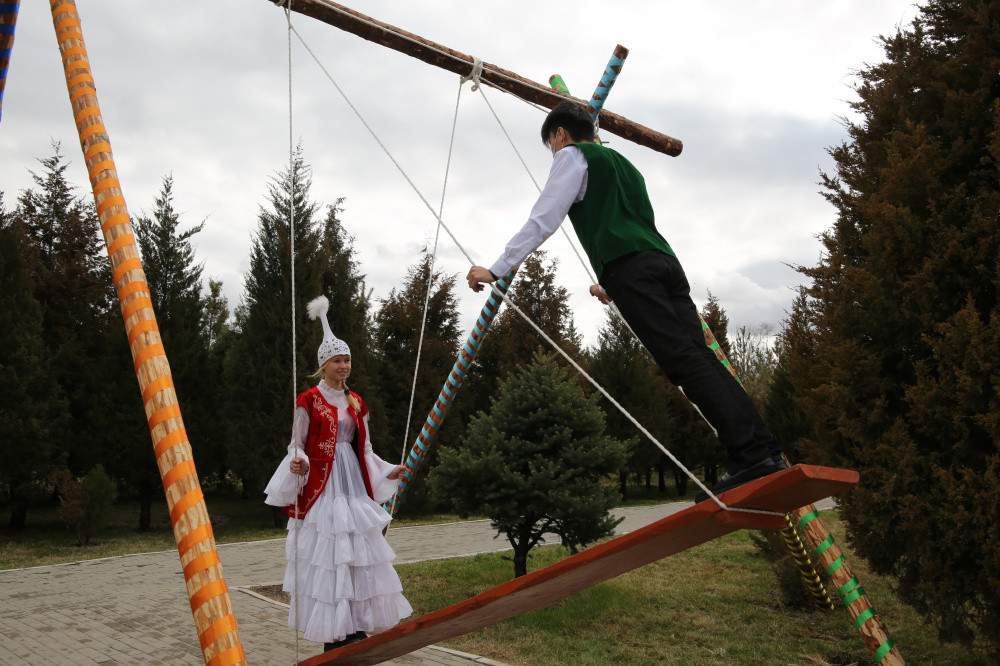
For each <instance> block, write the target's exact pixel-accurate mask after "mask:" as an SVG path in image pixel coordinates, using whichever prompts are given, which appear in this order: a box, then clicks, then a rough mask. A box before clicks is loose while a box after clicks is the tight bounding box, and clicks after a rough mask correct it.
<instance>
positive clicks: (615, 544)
mask: <svg viewBox="0 0 1000 666" xmlns="http://www.w3.org/2000/svg"><path fill="white" fill-rule="evenodd" d="M857 482H858V473H857V472H852V471H850V470H845V469H832V468H829V467H815V466H812V465H796V466H795V467H792V468H789V469H786V470H782V471H780V472H776V473H774V474H771V475H770V476H766V477H764V478H763V479H757V480H756V481H751V482H750V483H747V484H745V485H742V486H740V487H738V488H734V489H732V490H730V491H728V492H725V493H722V494H721V495H719V499H721V500H722V501H723V502H725V503H726V505H727V506H730V507H734V508H745V509H758V510H764V511H774V512H781V513H785V512H788V511H790V510H792V509H793V508H795V507H797V506H801V505H803V504H806V503H809V502H815V501H817V500H819V499H821V498H823V497H829V496H830V495H833V494H835V493H838V492H841V491H843V490H846V489H847V488H850V487H851V486H853V485H855V484H857ZM781 513H779V514H777V515H772V514H761V513H742V512H732V511H727V510H724V509H722V508H720V507H719V505H718V504H716V503H715V502H714V501H712V500H710V499H708V500H705V501H704V502H701V503H700V504H695V505H694V506H691V507H688V508H687V509H685V510H683V511H681V512H679V513H675V514H673V515H670V516H667V517H666V518H663V519H661V520H658V521H656V522H655V523H652V524H651V525H647V526H646V527H642V528H640V529H638V530H635V531H634V532H629V533H628V534H624V535H622V536H619V537H617V538H615V539H611V540H610V541H605V542H604V543H601V544H598V545H596V546H593V547H591V548H588V549H586V550H584V551H582V552H579V553H577V554H576V555H572V556H570V557H567V558H566V559H564V560H561V561H559V562H556V563H555V564H551V565H549V566H547V567H545V568H544V569H539V570H538V571H533V572H531V573H529V574H526V575H524V576H521V577H520V578H515V579H514V580H512V581H508V582H506V583H503V584H502V585H498V586H496V587H493V588H490V589H489V590H486V591H485V592H482V593H480V594H477V595H476V596H474V597H472V598H471V599H467V600H465V601H461V602H459V603H457V604H455V605H453V606H448V607H447V608H442V609H440V610H436V611H433V612H431V613H428V614H427V615H422V616H420V617H418V618H415V619H413V620H410V621H409V622H405V623H403V624H399V625H396V626H395V627H393V628H392V629H388V630H386V631H383V632H382V633H380V634H375V635H374V636H371V637H369V638H366V639H365V640H363V641H360V642H358V643H353V644H351V645H348V646H345V647H342V648H338V649H337V650H331V651H330V652H324V653H322V654H319V655H316V656H315V657H311V658H309V659H306V660H304V661H302V662H299V663H300V666H320V665H321V664H336V665H337V666H365V665H367V664H380V663H382V662H384V661H388V660H389V659H393V658H395V657H399V656H402V655H404V654H407V653H409V652H413V651H414V650H417V649H420V648H422V647H425V646H427V645H431V644H433V643H437V642H438V641H442V640H445V639H448V638H451V637H453V636H461V635H462V634H466V633H469V632H470V631H475V630H476V629H481V628H483V627H486V626H489V625H492V624H496V623H497V622H502V621H503V620H506V619H507V618H510V617H513V616H515V615H518V614H520V613H523V612H525V611H529V610H532V609H534V608H538V607H540V606H544V605H545V604H548V603H552V602H554V601H558V600H559V599H564V598H566V597H568V596H569V595H571V594H573V593H575V592H579V591H580V590H584V589H586V588H588V587H592V586H594V585H596V584H598V583H601V582H603V581H606V580H608V579H610V578H614V577H615V576H617V575H619V574H623V573H625V572H627V571H632V570H634V569H638V568H639V567H641V566H644V565H646V564H649V563H650V562H655V561H657V560H659V559H662V558H664V557H668V556H670V555H674V554H676V553H679V552H681V551H682V550H686V549H688V548H692V547H694V546H697V545H699V544H702V543H705V542H706V541H711V540H712V539H717V538H719V537H721V536H724V535H726V534H729V533H730V532H735V531H736V530H740V529H752V530H777V529H781V527H782V526H783V525H784V524H785V517H784V516H783V515H781Z"/></svg>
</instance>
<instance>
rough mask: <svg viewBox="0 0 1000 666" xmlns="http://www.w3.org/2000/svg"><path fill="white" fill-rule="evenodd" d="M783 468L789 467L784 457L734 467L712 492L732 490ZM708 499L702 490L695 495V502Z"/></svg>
mask: <svg viewBox="0 0 1000 666" xmlns="http://www.w3.org/2000/svg"><path fill="white" fill-rule="evenodd" d="M783 469H788V463H786V462H785V461H784V460H783V459H781V458H764V459H763V460H759V461H757V462H756V463H754V464H753V465H750V466H749V467H744V468H742V469H740V468H737V469H734V470H733V471H732V473H730V474H727V475H726V476H724V477H722V480H721V481H719V482H718V483H717V484H715V486H714V487H713V488H712V494H713V495H720V494H722V493H724V492H726V491H727V490H732V489H733V488H737V487H739V486H742V485H743V484H744V483H749V482H750V481H754V480H756V479H760V478H763V477H765V476H768V475H769V474H774V473H775V472H780V471H781V470H783ZM707 499H708V493H706V492H705V491H702V492H700V493H698V494H697V495H695V497H694V502H695V504H697V503H699V502H704V501H705V500H707Z"/></svg>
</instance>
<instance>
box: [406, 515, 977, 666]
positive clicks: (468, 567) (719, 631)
mask: <svg viewBox="0 0 1000 666" xmlns="http://www.w3.org/2000/svg"><path fill="white" fill-rule="evenodd" d="M822 515H823V519H824V521H826V522H827V525H828V526H829V527H830V529H831V531H832V532H833V533H834V534H835V535H842V534H843V533H844V530H843V527H842V526H841V525H840V523H839V521H838V520H837V518H836V513H834V512H823V514H822ZM838 543H840V544H841V545H842V546H844V545H845V544H843V543H842V540H841V541H838ZM536 553H537V554H536V555H535V556H534V557H532V559H531V562H530V565H529V566H530V570H535V569H539V568H542V567H544V566H547V565H548V564H551V563H553V562H555V561H557V560H558V559H561V558H562V557H565V556H566V553H565V551H564V550H563V549H562V548H554V547H552V548H543V549H539V550H537V551H536ZM845 553H846V554H847V556H848V558H849V562H850V564H851V566H852V567H853V568H854V570H855V572H856V573H857V575H858V576H859V577H860V579H861V581H862V583H863V584H864V587H865V589H866V590H867V591H868V594H869V599H870V600H871V601H872V603H873V604H874V605H875V607H876V609H877V610H878V613H879V615H880V616H881V617H882V618H883V620H884V622H885V623H886V626H887V628H888V629H889V632H890V634H891V635H892V637H893V640H894V641H895V643H896V645H897V646H898V647H899V649H900V651H901V653H902V655H903V657H904V658H905V659H906V661H907V663H911V664H924V665H927V664H938V665H943V664H963V665H964V664H970V665H971V664H987V663H990V662H988V661H986V660H985V657H979V658H978V659H977V657H976V656H975V655H974V654H970V653H969V652H968V651H967V650H966V649H965V648H963V647H962V646H959V645H955V644H944V643H941V642H940V641H938V640H937V638H936V633H935V631H934V630H933V628H931V627H928V626H927V625H925V624H924V623H923V622H922V621H921V620H920V618H919V617H918V616H917V615H916V613H915V612H914V611H913V610H912V609H911V608H909V607H908V606H904V605H903V604H901V603H900V602H899V601H898V599H897V598H896V595H895V594H894V593H893V591H892V588H891V584H890V581H889V580H887V579H884V578H882V577H880V576H875V575H873V574H872V573H871V572H870V571H868V568H867V567H866V566H865V563H864V561H862V560H860V559H856V558H851V557H850V555H851V554H850V550H849V549H848V548H846V547H845ZM398 570H399V572H400V577H401V578H402V580H403V590H404V593H405V594H406V597H407V598H408V599H409V600H410V603H411V604H413V606H414V609H415V610H416V614H417V615H419V614H422V613H426V612H429V611H432V610H436V609H438V608H442V607H445V606H448V605H451V604H453V603H456V602H458V601H461V600H462V599H465V598H468V597H469V596H472V595H475V594H477V593H479V592H482V591H483V590H486V589H488V588H489V587H492V586H494V585H498V584H500V583H503V582H505V581H507V580H510V578H511V577H512V575H513V565H512V564H511V562H510V561H509V560H506V559H504V558H503V557H502V556H500V555H477V556H475V557H471V558H461V559H456V560H445V561H438V562H425V563H418V564H408V565H404V566H400V567H398ZM444 645H446V646H448V647H452V648H454V649H457V650H462V651H464V652H471V653H473V654H477V655H483V656H487V657H491V658H493V659H496V660H498V661H503V662H506V663H510V664H532V665H545V664H553V665H554V664H574V665H587V664H593V665H598V664H602V665H604V664H621V665H622V666H626V665H628V666H631V665H632V664H708V665H711V664H726V665H735V664H740V665H742V664H775V665H778V664H780V665H785V664H812V665H814V666H822V665H824V664H828V665H840V664H855V663H857V664H865V663H871V656H870V654H869V653H868V651H867V650H866V649H865V647H864V645H863V643H862V642H861V640H860V639H859V638H858V635H857V632H855V631H854V627H853V621H852V620H851V618H850V615H849V614H848V613H847V611H846V610H845V609H843V608H842V607H840V605H839V604H838V608H837V610H835V611H832V612H830V611H821V610H808V609H807V610H795V609H790V608H786V607H784V606H783V604H782V603H781V600H780V596H779V594H778V593H777V590H776V583H775V577H774V574H773V573H772V571H771V568H770V566H769V565H768V564H767V562H766V561H765V560H764V558H763V557H761V556H760V555H759V553H758V551H757V549H756V548H755V547H754V545H753V543H752V542H751V540H750V534H749V533H747V532H737V533H734V534H731V535H728V536H726V537H723V538H722V539H718V540H715V541H712V542H710V543H707V544H704V545H702V546H699V547H697V548H693V549H691V550H688V551H685V552H683V553H680V554H678V555H675V556H673V557H670V558H667V559H665V560H661V561H659V562H656V563H653V564H650V565H648V566H645V567H642V568H641V569H637V570H635V571H633V572H630V573H628V574H624V575H622V576H619V577H617V578H615V579H613V580H611V581H608V582H606V583H602V584H600V585H596V586H594V587H592V588H590V589H587V590H584V591H582V592H580V593H578V594H575V595H573V596H571V597H568V598H567V599H565V600H563V601H561V602H558V603H555V604H552V605H550V606H547V607H545V608H541V609H538V610H535V611H531V612H528V613H524V614H523V615H519V616H517V617H515V618H512V619H510V620H507V621H505V622H503V623H500V624H498V625H495V626H493V627H487V628H485V629H482V630H480V631H477V632H474V633H472V634H468V635H466V636H461V637H458V638H455V639H452V640H449V641H447V642H445V643H444Z"/></svg>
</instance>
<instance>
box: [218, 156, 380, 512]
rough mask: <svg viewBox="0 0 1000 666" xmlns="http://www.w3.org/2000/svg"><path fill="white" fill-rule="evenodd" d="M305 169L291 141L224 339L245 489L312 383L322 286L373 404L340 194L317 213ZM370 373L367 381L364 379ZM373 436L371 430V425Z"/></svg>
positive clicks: (363, 306)
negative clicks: (313, 313)
mask: <svg viewBox="0 0 1000 666" xmlns="http://www.w3.org/2000/svg"><path fill="white" fill-rule="evenodd" d="M311 185H312V176H311V171H310V169H309V167H308V165H306V163H305V161H304V159H303V157H302V150H301V148H299V149H298V150H297V151H296V153H295V156H294V159H293V162H292V165H291V167H290V168H289V169H287V170H285V171H283V172H281V173H279V174H278V175H277V176H276V177H275V178H274V179H273V181H272V183H271V184H270V186H269V197H268V199H269V200H268V204H269V206H268V207H267V208H264V207H262V208H261V210H260V214H259V216H258V227H257V231H256V233H255V235H254V242H253V246H252V248H251V253H250V269H249V271H248V272H247V273H246V275H245V276H244V288H245V290H244V294H243V298H242V300H241V302H240V304H239V306H238V307H237V309H236V323H235V330H234V332H233V336H232V339H231V340H226V339H225V338H226V337H227V336H224V339H223V343H224V344H225V346H226V360H225V370H224V374H225V386H226V396H225V398H226V400H227V401H228V407H227V412H228V415H229V418H228V420H229V425H230V430H229V437H228V453H229V462H230V468H231V469H232V471H233V472H234V473H235V474H236V475H237V476H238V477H239V478H240V479H241V480H242V482H243V492H244V496H245V497H253V496H256V495H257V494H258V493H259V492H261V491H262V490H263V487H264V484H265V483H266V482H267V479H268V477H269V476H270V474H271V472H272V471H273V470H274V468H275V466H276V465H277V464H278V462H279V461H280V460H281V459H282V458H283V457H284V455H285V452H286V450H287V447H288V444H289V441H290V437H291V426H292V414H293V412H294V400H295V396H296V395H297V394H298V393H299V392H301V391H303V390H305V389H306V388H308V387H310V386H313V385H315V383H316V379H315V377H313V376H312V373H314V372H315V371H316V370H317V369H318V368H317V366H316V350H317V349H318V347H319V344H320V342H321V341H322V339H323V330H322V327H321V326H320V323H319V322H318V321H311V320H309V319H308V315H307V313H306V304H307V303H308V302H309V301H311V300H312V299H313V298H316V297H317V296H319V295H320V294H322V293H326V295H327V297H328V298H329V299H330V311H329V315H328V319H329V321H330V325H331V327H332V328H333V331H334V333H335V334H336V335H337V336H338V337H340V338H341V339H343V340H344V341H345V342H347V343H348V345H349V346H350V347H351V356H352V365H353V370H352V375H351V378H350V379H349V380H348V384H349V386H350V387H351V388H352V389H353V390H356V391H357V392H358V393H360V394H361V396H362V398H363V399H364V400H365V401H366V402H367V403H368V404H369V407H370V408H372V410H373V411H374V410H375V406H374V405H373V404H372V403H373V400H377V399H378V395H377V392H376V391H375V390H374V389H373V388H372V389H369V388H368V387H369V386H371V385H373V384H374V382H373V381H372V380H371V374H372V373H371V365H370V363H369V362H368V361H367V360H366V354H368V349H369V347H370V342H369V340H370V330H369V329H370V315H369V313H368V302H369V294H368V292H367V290H366V288H365V285H364V276H363V275H362V274H361V273H360V272H359V271H358V263H357V260H356V259H355V258H354V248H353V241H352V239H351V237H350V236H349V235H348V234H347V233H346V231H345V230H344V229H343V227H342V226H341V224H340V221H339V219H338V217H337V212H338V211H339V210H340V208H339V205H340V201H339V200H338V202H337V203H336V204H334V205H333V206H330V207H328V209H327V213H326V215H325V217H323V218H320V216H319V214H320V211H321V209H322V206H321V204H319V203H317V202H314V201H312V200H311V199H310V188H311ZM290 211H292V212H293V218H294V227H295V304H296V305H295V323H296V345H295V355H296V356H295V359H296V366H297V380H296V384H295V386H294V387H293V386H292V328H291V325H292V306H291V292H292V271H291V259H290V250H291V220H290V215H289V212H290ZM366 382H369V384H366ZM372 436H373V440H375V439H377V432H375V427H374V426H373V433H372Z"/></svg>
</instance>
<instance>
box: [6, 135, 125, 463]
mask: <svg viewBox="0 0 1000 666" xmlns="http://www.w3.org/2000/svg"><path fill="white" fill-rule="evenodd" d="M53 148H54V155H53V156H52V157H49V158H47V159H44V160H40V162H41V164H42V167H43V168H42V172H41V173H34V172H33V173H32V177H33V180H34V182H35V186H36V189H29V190H25V191H23V192H22V193H21V195H20V197H19V198H18V204H17V208H16V209H15V210H14V212H13V216H14V218H15V220H17V221H18V222H20V223H21V224H23V225H24V228H25V229H26V231H27V233H28V237H29V239H30V241H31V244H32V246H33V248H34V251H35V252H36V253H37V256H38V262H37V265H36V267H37V270H36V272H35V275H34V276H33V277H34V281H35V285H36V289H35V296H36V298H37V299H38V302H39V304H40V305H41V307H42V337H43V339H44V340H45V344H46V347H47V348H48V351H49V361H50V362H49V364H48V367H50V368H51V369H52V378H53V380H54V382H55V383H56V384H58V385H59V386H60V387H61V389H62V391H63V393H64V395H65V397H66V399H67V416H68V419H69V420H68V423H71V424H72V431H71V432H56V433H53V441H56V442H59V443H60V446H59V454H60V455H61V456H62V457H63V458H64V459H65V464H67V465H68V466H69V468H70V470H72V471H73V473H75V474H82V473H83V472H84V471H86V470H89V469H91V468H92V467H94V465H96V464H97V463H99V462H103V461H107V460H108V459H109V458H111V457H112V456H114V455H115V453H116V452H115V451H113V450H110V448H109V444H108V440H107V437H106V433H107V432H108V431H109V430H111V429H113V428H116V427H117V426H118V418H117V412H118V409H119V407H118V406H117V405H115V404H113V403H111V402H109V401H105V400H101V397H102V396H104V395H106V394H107V392H108V386H107V384H106V382H107V381H109V379H110V380H113V381H131V382H132V383H133V384H134V382H135V379H134V374H133V375H132V377H131V378H128V377H125V378H119V377H110V378H109V377H108V375H107V373H106V370H107V368H108V363H107V359H108V357H109V355H110V354H113V353H120V349H121V348H122V347H124V346H125V336H124V332H123V330H122V329H121V317H120V315H117V316H116V315H115V314H114V310H113V309H112V304H114V307H117V304H116V303H115V300H114V298H115V297H114V289H113V285H112V284H111V271H110V268H109V264H108V261H107V258H106V253H105V251H104V248H103V237H102V235H101V231H100V223H99V221H98V218H97V214H96V211H95V210H94V207H93V205H92V204H88V203H85V202H84V200H83V199H81V198H79V197H77V196H76V195H75V194H74V193H73V188H72V186H71V185H70V184H69V181H68V180H67V176H66V170H67V167H68V164H66V163H65V162H64V160H63V156H62V155H61V153H60V151H59V146H58V144H56V145H54V146H53ZM116 320H117V321H116ZM113 324H114V325H115V326H117V327H118V328H117V331H118V337H117V338H116V340H117V343H116V344H117V345H118V346H117V347H115V349H116V350H118V351H113V350H112V348H110V347H109V333H110V327H111V326H112V325H113ZM125 353H127V350H126V352H125Z"/></svg>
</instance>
